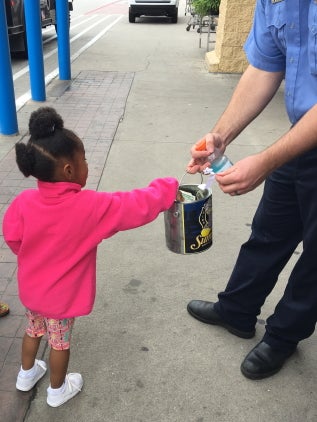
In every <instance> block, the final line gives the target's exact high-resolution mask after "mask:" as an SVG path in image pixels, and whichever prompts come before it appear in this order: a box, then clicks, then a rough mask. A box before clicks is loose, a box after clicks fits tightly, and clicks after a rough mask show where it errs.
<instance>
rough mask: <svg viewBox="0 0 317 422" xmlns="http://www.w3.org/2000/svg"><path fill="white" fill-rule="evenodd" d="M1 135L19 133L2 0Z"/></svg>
mask: <svg viewBox="0 0 317 422" xmlns="http://www.w3.org/2000/svg"><path fill="white" fill-rule="evenodd" d="M0 54H1V60H0V134H2V135H14V134H16V133H17V132H18V122H17V113H16V107H15V94H14V86H13V77H12V67H11V57H10V48H9V40H8V28H7V21H6V11H5V4H4V0H0Z"/></svg>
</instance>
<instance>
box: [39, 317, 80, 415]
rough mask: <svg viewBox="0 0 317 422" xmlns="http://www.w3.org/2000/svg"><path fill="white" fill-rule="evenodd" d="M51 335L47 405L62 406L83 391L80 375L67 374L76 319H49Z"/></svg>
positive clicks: (48, 326)
mask: <svg viewBox="0 0 317 422" xmlns="http://www.w3.org/2000/svg"><path fill="white" fill-rule="evenodd" d="M46 323H47V329H48V333H49V343H50V346H51V352H50V370H51V385H50V386H49V387H48V389H47V404H48V405H49V406H52V407H58V406H61V405H62V404H63V403H66V402H67V401H68V400H70V399H71V398H73V397H74V396H76V395H77V394H78V393H79V392H80V391H81V389H82V386H83V379H82V376H81V375H80V374H77V373H75V374H73V373H72V374H67V368H68V362H69V355H70V351H69V348H70V339H71V332H72V328H73V324H74V318H68V319H63V320H52V319H47V320H46Z"/></svg>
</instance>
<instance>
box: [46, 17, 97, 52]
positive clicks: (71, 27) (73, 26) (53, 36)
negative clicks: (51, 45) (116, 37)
mask: <svg viewBox="0 0 317 422" xmlns="http://www.w3.org/2000/svg"><path fill="white" fill-rule="evenodd" d="M95 17H96V16H92V17H90V18H88V19H85V20H84V21H81V22H79V23H77V24H76V25H71V26H70V30H72V29H75V28H77V27H78V26H81V25H84V24H85V23H87V22H88V21H91V19H95ZM54 31H55V29H54ZM55 38H57V35H56V33H55V34H54V35H52V36H51V37H49V38H47V39H46V40H45V41H43V45H44V44H47V43H48V42H50V41H52V40H55Z"/></svg>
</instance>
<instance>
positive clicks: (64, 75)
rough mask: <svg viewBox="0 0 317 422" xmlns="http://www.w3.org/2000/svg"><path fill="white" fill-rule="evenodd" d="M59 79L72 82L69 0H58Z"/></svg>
mask: <svg viewBox="0 0 317 422" xmlns="http://www.w3.org/2000/svg"><path fill="white" fill-rule="evenodd" d="M56 23H57V46H58V63H59V79H60V80H64V81H65V80H66V81H67V80H70V79H71V70H70V43H69V10H68V0H56Z"/></svg>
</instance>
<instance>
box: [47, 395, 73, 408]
mask: <svg viewBox="0 0 317 422" xmlns="http://www.w3.org/2000/svg"><path fill="white" fill-rule="evenodd" d="M79 393H80V391H76V393H75V394H72V395H71V396H69V397H67V398H66V397H65V399H64V400H63V401H61V402H59V403H51V402H50V401H49V400H46V403H47V404H48V405H49V406H51V407H59V406H61V405H62V404H64V403H67V402H68V401H69V400H70V399H72V398H73V397H75V396H77V394H79Z"/></svg>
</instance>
